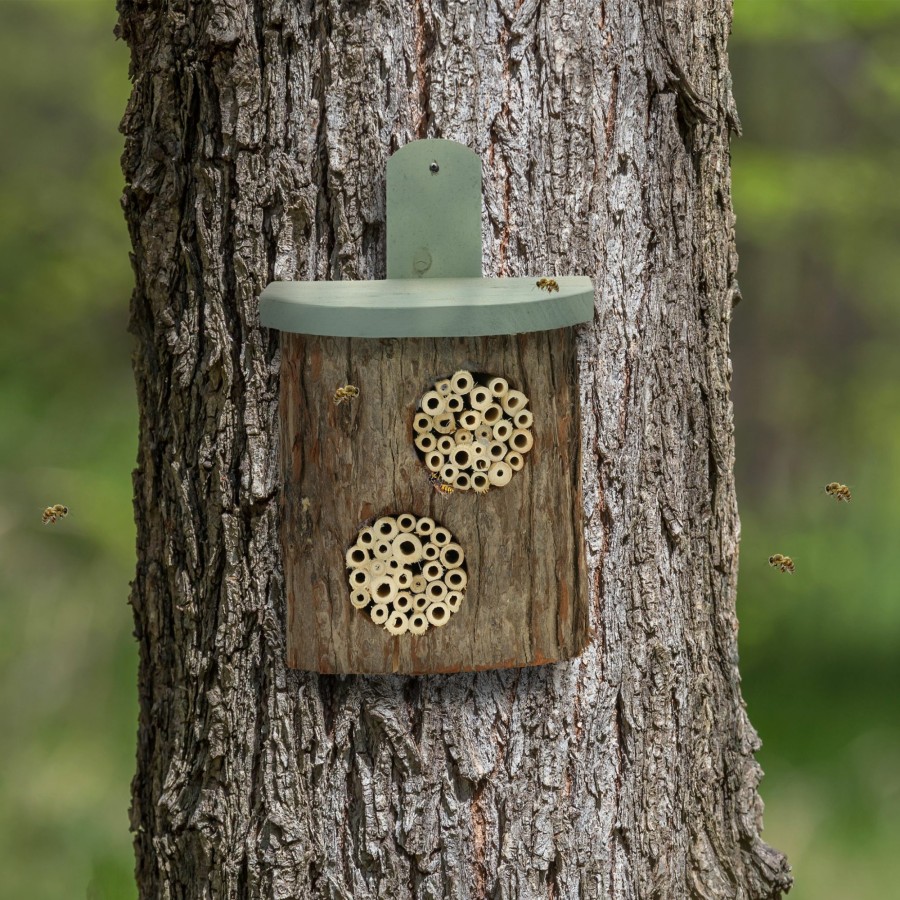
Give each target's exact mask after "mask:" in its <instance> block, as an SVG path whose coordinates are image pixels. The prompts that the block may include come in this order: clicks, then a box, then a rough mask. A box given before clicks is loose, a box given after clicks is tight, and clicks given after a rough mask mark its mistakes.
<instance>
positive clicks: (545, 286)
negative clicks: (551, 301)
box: [537, 278, 559, 294]
mask: <svg viewBox="0 0 900 900" xmlns="http://www.w3.org/2000/svg"><path fill="white" fill-rule="evenodd" d="M537 286H538V287H539V288H540V289H541V290H542V291H546V292H547V293H548V294H552V293H553V292H554V291H556V293H557V294H558V293H559V285H558V284H557V283H556V279H555V278H538V280H537Z"/></svg>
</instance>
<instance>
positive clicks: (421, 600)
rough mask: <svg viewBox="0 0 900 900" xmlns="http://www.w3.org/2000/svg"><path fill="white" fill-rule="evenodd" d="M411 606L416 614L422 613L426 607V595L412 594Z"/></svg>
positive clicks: (423, 593)
mask: <svg viewBox="0 0 900 900" xmlns="http://www.w3.org/2000/svg"><path fill="white" fill-rule="evenodd" d="M412 605H413V609H414V610H415V611H416V612H422V610H423V609H425V607H427V606H428V595H427V594H426V593H425V592H424V591H422V593H421V594H413V602H412Z"/></svg>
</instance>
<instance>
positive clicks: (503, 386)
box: [487, 378, 509, 397]
mask: <svg viewBox="0 0 900 900" xmlns="http://www.w3.org/2000/svg"><path fill="white" fill-rule="evenodd" d="M487 386H488V390H489V391H490V392H491V393H492V394H493V395H494V396H495V397H505V396H506V395H507V394H508V393H509V382H508V381H507V380H506V379H505V378H492V379H491V380H490V381H489V382H488V383H487Z"/></svg>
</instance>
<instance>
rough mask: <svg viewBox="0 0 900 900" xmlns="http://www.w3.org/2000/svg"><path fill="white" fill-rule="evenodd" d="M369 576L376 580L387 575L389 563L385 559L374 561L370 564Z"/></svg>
mask: <svg viewBox="0 0 900 900" xmlns="http://www.w3.org/2000/svg"><path fill="white" fill-rule="evenodd" d="M369 574H370V575H371V576H372V577H373V578H375V577H377V576H378V575H387V574H388V567H387V563H386V562H385V561H384V560H383V559H373V560H372V562H371V563H370V564H369Z"/></svg>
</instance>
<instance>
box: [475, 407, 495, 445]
mask: <svg viewBox="0 0 900 900" xmlns="http://www.w3.org/2000/svg"><path fill="white" fill-rule="evenodd" d="M498 409H499V407H498ZM493 437H494V435H493V431H492V429H491V426H490V425H485V424H484V423H482V424H481V425H479V426H478V427H477V428H476V429H475V440H476V441H490V440H491V439H492V438H493Z"/></svg>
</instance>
